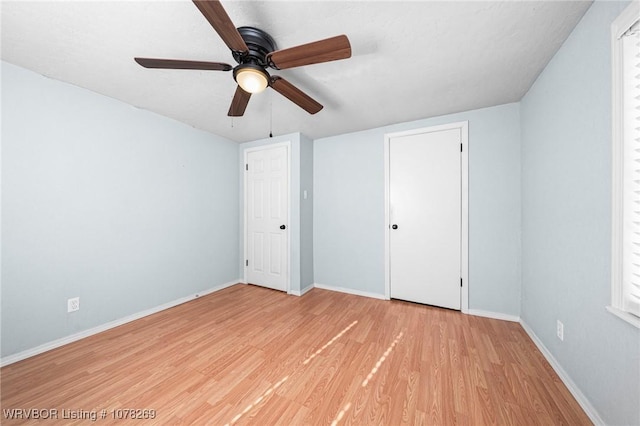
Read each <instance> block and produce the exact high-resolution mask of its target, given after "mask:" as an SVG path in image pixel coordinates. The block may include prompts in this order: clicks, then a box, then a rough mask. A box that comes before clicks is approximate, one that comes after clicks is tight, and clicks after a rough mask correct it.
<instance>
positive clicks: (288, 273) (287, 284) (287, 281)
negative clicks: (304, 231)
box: [242, 141, 292, 294]
mask: <svg viewBox="0 0 640 426" xmlns="http://www.w3.org/2000/svg"><path fill="white" fill-rule="evenodd" d="M281 146H285V147H287V181H288V185H287V186H288V193H287V217H288V219H287V222H289V223H287V224H286V225H287V231H288V232H287V236H286V238H287V251H286V261H287V267H286V268H285V275H286V276H285V291H286V292H287V294H291V226H290V224H291V187H292V185H291V142H290V141H286V142H278V143H272V144H267V145H260V146H256V147H251V148H245V149H244V150H243V157H244V162H243V167H244V165H245V164H248V161H249V153H250V152H255V151H261V150H265V149H272V148H277V147H281ZM242 176H243V185H244V206H243V210H244V214H243V216H244V237H243V241H244V252H243V253H244V258H243V262H242V265H243V267H242V271H243V280H244V282H245V283H247V265H246V262H245V260H246V259H248V255H249V232H248V231H249V226H248V225H249V209H248V202H249V199H248V197H249V191H248V189H249V187H248V185H249V183H248V182H247V173H246V171H243V173H242Z"/></svg>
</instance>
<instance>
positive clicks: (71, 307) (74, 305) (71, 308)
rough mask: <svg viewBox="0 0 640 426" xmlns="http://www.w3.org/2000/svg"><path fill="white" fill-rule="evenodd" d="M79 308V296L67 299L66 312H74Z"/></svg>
mask: <svg viewBox="0 0 640 426" xmlns="http://www.w3.org/2000/svg"><path fill="white" fill-rule="evenodd" d="M79 309H80V298H79V297H73V298H71V299H68V300H67V312H75V311H77V310H79Z"/></svg>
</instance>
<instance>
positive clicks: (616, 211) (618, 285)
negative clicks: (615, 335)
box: [607, 1, 640, 326]
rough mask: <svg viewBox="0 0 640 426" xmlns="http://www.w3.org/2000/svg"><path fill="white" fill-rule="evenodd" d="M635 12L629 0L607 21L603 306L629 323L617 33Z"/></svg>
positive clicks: (638, 10) (638, 6) (637, 7)
mask: <svg viewBox="0 0 640 426" xmlns="http://www.w3.org/2000/svg"><path fill="white" fill-rule="evenodd" d="M639 15H640V2H637V1H632V2H631V3H630V4H629V5H628V6H627V7H626V8H625V10H624V11H622V13H621V14H620V15H619V16H618V17H617V18H616V19H615V20H614V21H613V23H612V24H611V124H612V125H611V140H612V143H611V170H612V172H611V182H612V184H611V306H610V307H607V310H608V311H609V312H611V313H612V314H614V315H616V316H617V317H618V318H621V319H623V320H625V321H627V322H629V323H630V324H633V325H635V324H634V321H629V317H628V315H630V314H627V315H620V313H621V308H622V306H623V294H622V264H623V260H622V241H623V230H622V228H623V220H622V212H623V208H622V203H623V199H622V190H623V184H622V180H623V164H624V142H623V140H622V138H623V131H622V129H623V125H624V122H623V115H624V114H623V112H624V106H623V102H624V96H623V94H624V92H623V87H622V72H623V68H622V42H621V41H620V37H622V35H623V34H624V33H625V32H626V31H627V30H628V29H629V28H630V27H631V25H633V24H634V23H635V22H636V21H637V20H638V16H639ZM610 308H611V309H610ZM636 326H637V325H636Z"/></svg>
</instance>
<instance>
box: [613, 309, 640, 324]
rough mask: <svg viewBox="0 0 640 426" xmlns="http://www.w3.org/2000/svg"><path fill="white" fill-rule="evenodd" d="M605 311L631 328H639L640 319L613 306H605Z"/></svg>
mask: <svg viewBox="0 0 640 426" xmlns="http://www.w3.org/2000/svg"><path fill="white" fill-rule="evenodd" d="M607 311H609V312H611V313H612V314H613V315H615V316H617V317H618V318H620V319H621V320H623V321H626V322H628V323H629V324H631V325H632V326H634V327H636V328H640V318H639V317H637V316H635V315H633V314H630V313H629V312H625V311H622V310H620V309H618V308H616V307H615V306H607Z"/></svg>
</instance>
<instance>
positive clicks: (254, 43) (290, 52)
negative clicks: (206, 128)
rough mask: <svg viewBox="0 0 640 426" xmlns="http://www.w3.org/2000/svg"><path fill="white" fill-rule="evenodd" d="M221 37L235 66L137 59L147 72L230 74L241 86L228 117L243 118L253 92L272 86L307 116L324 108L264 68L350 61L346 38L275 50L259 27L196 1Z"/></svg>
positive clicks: (212, 1) (207, 1)
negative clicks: (238, 21)
mask: <svg viewBox="0 0 640 426" xmlns="http://www.w3.org/2000/svg"><path fill="white" fill-rule="evenodd" d="M193 3H195V5H196V7H197V8H198V9H199V10H200V12H201V13H202V14H203V15H204V17H205V18H206V19H207V21H209V23H210V24H211V26H212V27H213V29H214V30H216V32H217V33H218V35H219V36H220V38H222V40H223V41H224V42H225V44H226V45H227V46H228V47H229V49H231V54H232V55H233V59H235V61H236V62H237V63H238V65H236V66H235V67H232V66H231V65H229V64H225V63H221V62H202V61H187V60H177V59H157V58H134V59H135V61H136V62H137V63H138V64H140V65H142V66H143V67H145V68H167V69H191V70H211V71H231V70H233V78H234V79H235V81H236V82H237V83H238V87H237V88H236V93H235V95H234V96H233V100H232V101H231V107H230V108H229V113H228V114H227V115H229V116H231V117H240V116H242V115H243V114H244V111H245V109H246V108H247V104H248V103H249V99H250V98H251V94H253V93H259V92H261V91H263V90H264V89H266V88H267V86H270V87H271V88H272V89H274V90H275V91H276V92H278V93H280V94H281V95H283V96H285V97H286V98H288V99H289V100H291V101H292V102H293V103H295V104H296V105H298V106H299V107H300V108H302V109H304V110H305V111H307V112H308V113H309V114H315V113H317V112H318V111H320V110H321V109H322V105H320V104H319V103H318V102H316V101H315V100H314V99H312V98H311V97H310V96H309V95H307V94H306V93H304V92H303V91H302V90H300V89H298V88H297V87H295V86H294V85H293V84H291V83H289V82H288V81H287V80H285V79H284V78H282V77H278V76H276V75H273V76H272V75H270V74H269V73H268V72H267V70H266V68H267V67H270V68H273V69H276V70H282V69H287V68H294V67H300V66H304V65H311V64H318V63H322V62H329V61H336V60H338V59H347V58H350V57H351V44H350V43H349V39H348V38H347V36H346V35H339V36H336V37H331V38H327V39H324V40H318V41H314V42H311V43H307V44H302V45H300V46H295V47H290V48H288V49H282V50H276V43H275V41H274V40H273V38H271V36H270V35H269V34H267V33H266V32H264V31H262V30H261V29H259V28H254V27H239V28H236V26H235V25H234V24H233V22H232V21H231V19H230V18H229V15H227V12H226V11H225V10H224V8H223V7H222V4H221V3H220V1H219V0H193Z"/></svg>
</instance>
